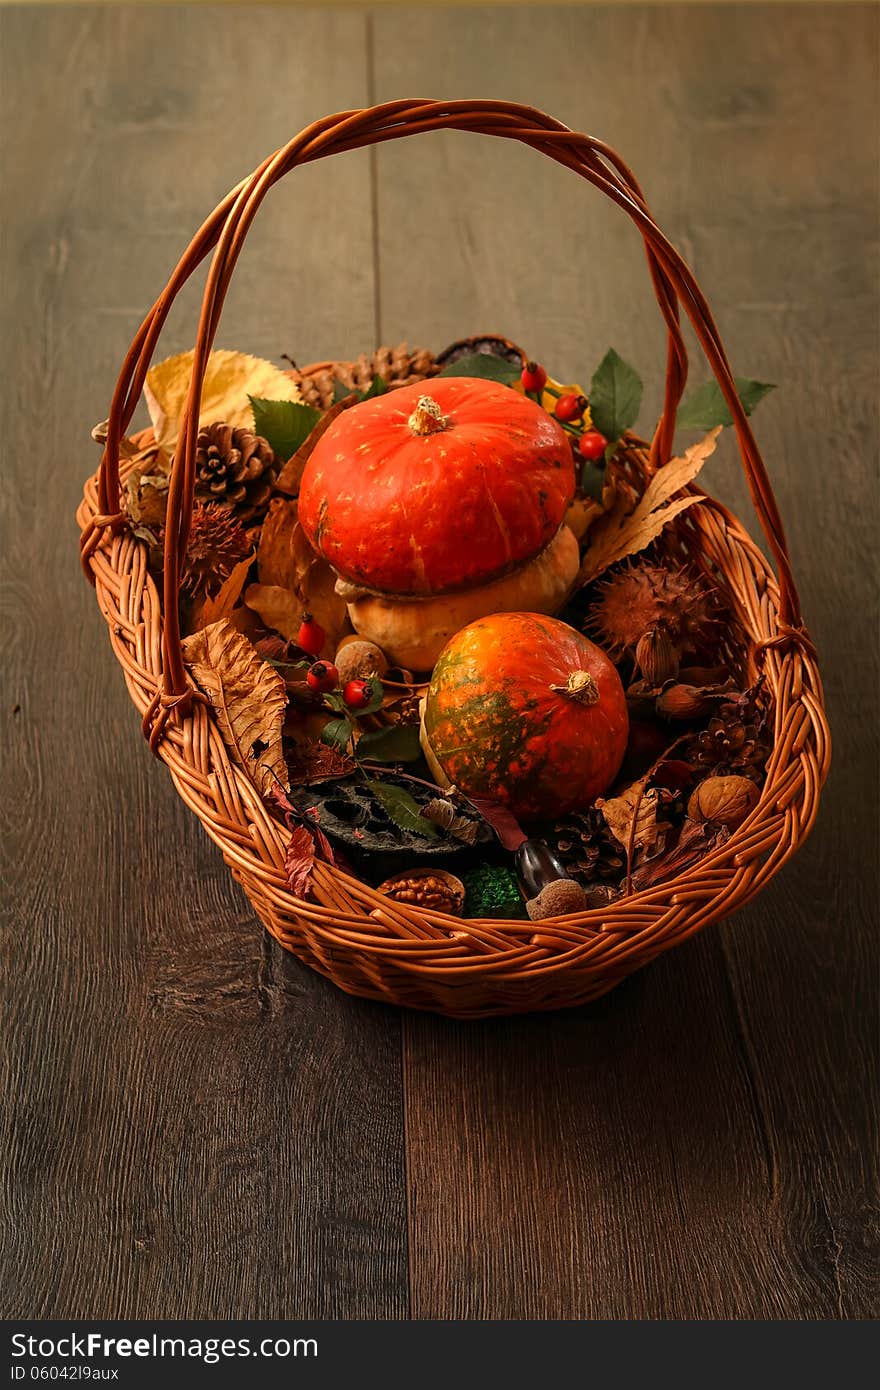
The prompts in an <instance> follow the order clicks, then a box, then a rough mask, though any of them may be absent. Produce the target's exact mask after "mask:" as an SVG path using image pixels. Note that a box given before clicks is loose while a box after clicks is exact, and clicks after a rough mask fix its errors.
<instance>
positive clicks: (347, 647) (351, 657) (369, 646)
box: [334, 637, 388, 685]
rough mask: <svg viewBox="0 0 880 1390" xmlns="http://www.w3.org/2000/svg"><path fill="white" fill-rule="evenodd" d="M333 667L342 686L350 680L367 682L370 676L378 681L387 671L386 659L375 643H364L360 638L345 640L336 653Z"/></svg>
mask: <svg viewBox="0 0 880 1390" xmlns="http://www.w3.org/2000/svg"><path fill="white" fill-rule="evenodd" d="M334 664H335V666H336V669H337V671H338V672H339V679H340V681H341V682H342V684H343V685H345V683H346V681H351V680H369V679H370V678H371V677H372V676H378V677H379V678H380V679H381V678H382V676H384V674H385V672H386V671H387V670H388V658H387V657H386V656H385V653H384V652H383V651H382V649H381V647H377V646H376V644H375V642H364V641H363V640H362V639H361V638H360V637H351V638H345V639H344V640H343V641H342V642H340V644H339V648H338V650H337V652H336V661H335V663H334Z"/></svg>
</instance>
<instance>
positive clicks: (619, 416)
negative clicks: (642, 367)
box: [590, 348, 642, 443]
mask: <svg viewBox="0 0 880 1390" xmlns="http://www.w3.org/2000/svg"><path fill="white" fill-rule="evenodd" d="M641 404H642V379H641V377H640V376H639V374H638V372H637V371H636V370H635V368H634V367H631V366H630V365H629V363H628V362H624V360H623V358H622V357H621V356H619V354H618V353H616V352H615V351H614V348H609V349H608V351H607V352H606V354H605V356H604V357H603V358H602V361H601V362H600V363H599V365H598V367H597V368H596V370H595V372H594V373H593V380H592V382H591V384H590V415H591V416H592V420H593V425H594V427H595V428H596V429H597V430H598V431H599V433H600V434H604V436H605V438H606V439H607V440H608V442H609V443H612V442H613V441H615V440H618V439H620V437H621V435H622V434H623V433H624V432H625V431H626V430H628V429H630V428H631V427H632V426H633V425H634V424H635V422H636V420H637V419H638V415H639V409H640V407H641Z"/></svg>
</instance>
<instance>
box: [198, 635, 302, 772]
mask: <svg viewBox="0 0 880 1390" xmlns="http://www.w3.org/2000/svg"><path fill="white" fill-rule="evenodd" d="M182 646H183V657H184V661H185V662H186V663H187V665H188V666H189V668H190V671H191V673H192V677H193V679H194V680H195V681H196V683H197V684H198V685H199V686H200V688H201V689H202V690H203V691H204V693H205V694H206V695H207V696H208V698H209V700H210V701H211V704H212V705H213V706H214V709H215V711H216V714H217V723H218V725H219V728H220V733H221V735H222V737H223V742H224V743H225V744H226V748H227V751H228V753H229V755H230V757H231V759H232V761H233V762H234V763H235V764H236V765H237V766H238V767H240V768H243V769H244V770H245V771H246V772H248V773H250V775H251V776H252V777H253V779H254V781H255V782H256V784H257V786H258V787H259V788H260V790H261V791H262V792H266V791H268V790H269V789H270V788H271V787H272V786H274V785H275V779H276V778H278V779H279V780H280V781H281V782H282V783H283V782H285V781H286V779H287V765H286V763H285V761H284V753H283V752H282V748H281V726H282V724H283V723H284V713H285V709H286V706H287V691H286V690H285V688H284V681H283V680H282V679H281V677H280V676H279V675H278V672H277V671H273V670H272V667H271V666H267V664H266V662H265V661H261V660H260V658H259V657H258V656H257V653H256V652H255V651H254V649H253V647H252V646H251V644H250V642H249V641H248V640H247V638H246V637H243V636H242V635H241V633H240V632H236V631H235V629H234V628H233V627H231V626H230V624H229V623H228V622H227V621H226V619H224V618H221V619H220V621H219V622H216V623H212V624H211V626H210V627H206V628H204V629H203V630H202V631H201V632H194V633H192V634H191V635H190V636H189V637H186V638H184V641H183V644H182Z"/></svg>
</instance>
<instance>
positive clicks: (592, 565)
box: [578, 426, 721, 584]
mask: <svg viewBox="0 0 880 1390" xmlns="http://www.w3.org/2000/svg"><path fill="white" fill-rule="evenodd" d="M720 433H721V430H720V426H719V428H718V429H714V430H712V431H711V432H710V433H709V434H707V435H706V437H705V439H701V440H700V442H699V443H698V444H694V445H692V446H691V448H690V449H687V450H686V451H685V453H684V455H683V457H681V458H674V459H670V460H669V462H668V463H666V464H664V465H663V467H662V468H659V469H658V470H657V472H656V473H655V474H654V476H653V478H652V479H651V481H650V483H649V484H648V486H647V487H646V488H645V491H644V493H643V495H642V497H641V498H640V499H639V501H638V502H637V503H636V505H635V507H634V508H633V509H632V510H628V508H629V503H628V501H627V498H626V493H625V492H621V493H620V495H619V497H618V498H617V500H616V502H615V504H614V505H613V506H612V508H611V510H610V511H609V512H607V513H606V515H605V516H603V517H601V518H600V519H599V520H598V521H597V522H596V523H595V524H594V525H593V527H592V528H591V530H590V547H589V549H588V551H587V553H586V555H585V556H584V561H583V564H582V565H581V569H580V573H579V575H578V584H587V583H589V582H590V581H591V580H593V579H596V578H597V576H598V575H600V574H602V573H603V572H604V571H605V570H606V569H608V567H609V565H613V564H616V563H617V561H618V560H622V559H624V557H625V556H627V555H635V554H637V553H638V552H639V551H640V550H644V548H645V546H647V545H650V543H651V541H652V540H654V539H655V538H656V537H657V536H659V534H660V532H661V531H662V530H663V527H664V526H665V525H666V523H667V522H668V521H671V520H672V518H673V517H674V516H677V515H678V514H679V512H683V511H684V510H685V509H686V508H687V507H690V506H692V505H693V503H694V502H699V501H701V500H702V498H701V497H700V495H699V494H696V493H695V494H694V495H693V496H687V497H676V496H675V494H676V493H677V492H680V491H681V489H682V488H683V487H686V486H687V484H688V483H690V482H692V481H693V479H694V478H695V477H696V476H697V474H698V473H699V471H700V469H701V468H702V466H703V464H704V463H705V461H706V459H707V458H708V457H709V456H710V454H712V453H714V450H715V441H716V440H717V438H718V435H719V434H720Z"/></svg>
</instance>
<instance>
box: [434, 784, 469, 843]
mask: <svg viewBox="0 0 880 1390" xmlns="http://www.w3.org/2000/svg"><path fill="white" fill-rule="evenodd" d="M422 815H423V816H424V817H425V820H432V821H433V822H434V824H435V825H439V826H440V828H441V830H445V831H446V832H447V834H449V835H454V836H455V838H456V840H462V841H463V842H464V844H466V845H475V844H476V843H477V836H478V835H479V833H480V825H479V821H475V820H474V819H473V817H472V816H463V815H461V814H460V812H459V811H458V810H457V808H456V806H455V803H454V802H453V801H446V800H445V799H444V798H443V797H440V796H435V797H434V799H433V801H428V802H426V803H425V805H424V806H423V807H422Z"/></svg>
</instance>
